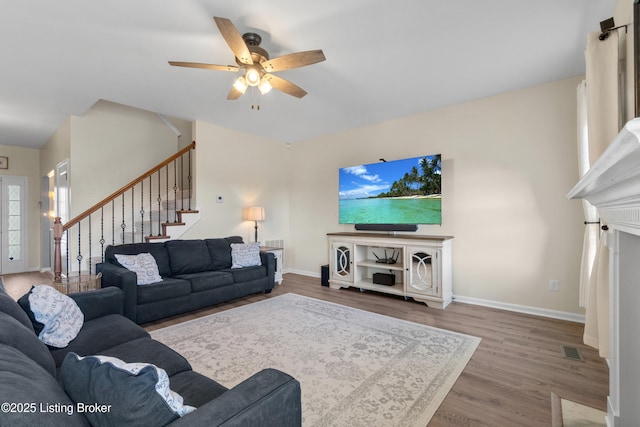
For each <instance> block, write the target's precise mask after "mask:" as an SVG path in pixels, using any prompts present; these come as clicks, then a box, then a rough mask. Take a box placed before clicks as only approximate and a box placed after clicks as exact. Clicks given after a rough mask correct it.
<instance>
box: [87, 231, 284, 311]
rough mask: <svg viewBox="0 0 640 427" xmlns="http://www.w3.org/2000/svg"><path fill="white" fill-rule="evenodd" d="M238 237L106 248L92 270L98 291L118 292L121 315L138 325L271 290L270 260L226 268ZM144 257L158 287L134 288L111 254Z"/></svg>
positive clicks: (133, 276) (131, 278)
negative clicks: (151, 261) (150, 261)
mask: <svg viewBox="0 0 640 427" xmlns="http://www.w3.org/2000/svg"><path fill="white" fill-rule="evenodd" d="M232 243H243V241H242V238H241V237H239V236H232V237H226V238H214V239H191V240H169V241H166V242H163V243H130V244H125V245H117V246H108V247H107V248H106V250H105V261H104V262H103V263H99V264H97V266H96V272H99V273H102V282H101V283H102V286H103V287H105V286H116V287H118V288H120V289H122V291H123V292H124V315H125V316H126V317H128V318H129V319H131V320H133V321H134V322H136V323H138V324H142V323H146V322H151V321H154V320H158V319H162V318H165V317H169V316H174V315H177V314H182V313H187V312H189V311H193V310H197V309H200V308H204V307H208V306H211V305H214V304H219V303H223V302H227V301H230V300H233V299H236V298H240V297H243V296H247V295H251V294H255V293H258V292H265V293H269V292H271V290H272V289H273V286H274V273H275V259H274V256H273V254H272V253H267V252H261V253H260V259H261V262H262V264H261V265H259V266H252V267H243V268H231V265H232V263H231V262H232V259H231V244H232ZM140 253H150V254H151V255H153V257H154V258H155V260H156V263H157V265H158V270H159V273H160V276H162V281H161V282H157V283H153V284H149V285H140V286H138V285H137V276H136V274H135V273H134V272H132V271H129V270H127V269H126V268H124V267H123V266H122V265H121V264H120V263H119V262H118V260H117V259H116V256H115V255H116V254H124V255H136V254H140Z"/></svg>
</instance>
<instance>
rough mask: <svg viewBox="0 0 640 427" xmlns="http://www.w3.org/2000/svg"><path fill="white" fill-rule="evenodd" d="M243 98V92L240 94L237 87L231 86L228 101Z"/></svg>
mask: <svg viewBox="0 0 640 427" xmlns="http://www.w3.org/2000/svg"><path fill="white" fill-rule="evenodd" d="M241 96H242V92H240V91H239V90H238V89H236V88H235V87H233V86H231V90H230V91H229V93H228V94H227V99H230V100H234V99H238V98H240V97H241Z"/></svg>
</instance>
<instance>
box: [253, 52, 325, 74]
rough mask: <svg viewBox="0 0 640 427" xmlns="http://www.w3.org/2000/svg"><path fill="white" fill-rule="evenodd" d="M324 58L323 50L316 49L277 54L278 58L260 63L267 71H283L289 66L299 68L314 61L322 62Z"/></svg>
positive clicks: (289, 67)
mask: <svg viewBox="0 0 640 427" xmlns="http://www.w3.org/2000/svg"><path fill="white" fill-rule="evenodd" d="M325 59H326V58H325V57H324V52H322V50H321V49H317V50H307V51H305V52H298V53H291V54H289V55H283V56H279V57H278V58H273V59H270V60H268V61H264V62H263V63H261V64H260V65H262V67H263V68H264V69H265V71H267V72H273V71H284V70H289V69H291V68H299V67H304V66H305V65H311V64H315V63H316V62H322V61H324V60H325Z"/></svg>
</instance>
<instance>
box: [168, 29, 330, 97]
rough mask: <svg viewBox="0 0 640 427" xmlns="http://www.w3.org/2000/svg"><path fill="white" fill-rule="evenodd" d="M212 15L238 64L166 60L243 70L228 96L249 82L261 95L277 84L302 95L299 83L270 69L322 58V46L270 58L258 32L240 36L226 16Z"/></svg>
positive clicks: (240, 92) (175, 63)
mask: <svg viewBox="0 0 640 427" xmlns="http://www.w3.org/2000/svg"><path fill="white" fill-rule="evenodd" d="M213 19H214V21H215V22H216V25H217V26H218V29H219V30H220V33H221V34H222V37H224V39H225V41H226V42H227V44H228V45H229V47H230V48H231V51H232V52H233V54H234V55H235V57H236V63H237V64H238V66H235V65H215V64H202V63H199V62H179V61H169V64H171V65H173V66H178V67H190V68H206V69H209V70H221V71H241V70H242V71H244V74H243V75H241V76H240V77H238V78H237V79H236V81H235V82H234V83H233V86H232V87H231V90H230V91H229V94H228V95H227V99H238V98H239V97H240V96H242V95H243V94H244V93H245V91H246V90H247V87H249V86H257V87H258V89H259V90H260V93H262V94H263V95H264V94H265V93H267V92H269V91H270V90H271V88H276V89H278V90H280V91H282V92H284V93H286V94H288V95H291V96H295V97H296V98H302V97H303V96H305V95H306V94H307V92H306V91H305V90H304V89H302V88H301V87H299V86H298V85H296V84H294V83H292V82H290V81H288V80H286V79H283V78H282V77H278V76H276V75H275V74H271V73H273V72H277V71H284V70H289V69H291V68H299V67H304V66H305V65H311V64H315V63H316V62H322V61H324V60H325V57H324V53H323V52H322V50H320V49H318V50H308V51H304V52H297V53H291V54H288V55H284V56H280V57H278V58H273V59H269V53H268V52H267V51H266V50H264V49H263V48H261V47H260V43H261V42H262V37H260V36H259V35H258V34H256V33H246V34H243V35H242V36H241V35H240V32H238V30H237V29H236V27H235V26H234V25H233V23H232V22H231V21H230V20H229V19H227V18H220V17H217V16H214V17H213Z"/></svg>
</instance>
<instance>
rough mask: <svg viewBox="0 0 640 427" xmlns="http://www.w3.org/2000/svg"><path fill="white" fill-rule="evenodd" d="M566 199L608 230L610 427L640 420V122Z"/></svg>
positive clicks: (631, 123) (623, 134) (619, 138)
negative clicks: (593, 211) (584, 206)
mask: <svg viewBox="0 0 640 427" xmlns="http://www.w3.org/2000/svg"><path fill="white" fill-rule="evenodd" d="M567 197H569V198H571V199H586V200H588V201H589V202H590V203H591V204H592V205H594V206H595V207H596V208H598V214H599V217H600V221H601V223H603V224H606V225H607V226H608V230H609V231H608V232H607V233H608V236H607V246H608V247H609V337H610V339H609V348H610V356H609V359H608V362H609V398H608V402H607V407H608V408H607V417H606V422H607V425H608V426H609V427H624V426H632V425H638V424H637V422H638V420H640V405H638V404H637V399H638V396H640V356H639V354H640V335H639V334H638V327H639V326H640V310H639V307H640V119H633V120H631V121H629V122H628V123H627V124H626V125H625V126H624V128H623V129H622V130H621V131H620V133H619V134H618V135H617V136H616V138H615V139H614V140H613V142H611V144H609V146H608V147H607V149H606V150H605V152H604V153H603V154H602V156H600V158H599V159H598V160H597V161H596V162H595V163H594V165H593V166H592V167H591V169H590V170H589V172H588V173H587V174H585V176H584V177H583V178H582V179H581V180H580V181H579V182H578V184H576V186H575V187H574V188H573V189H572V190H571V191H570V192H569V194H568V195H567Z"/></svg>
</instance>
